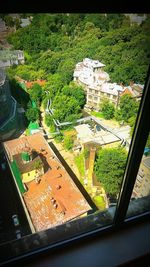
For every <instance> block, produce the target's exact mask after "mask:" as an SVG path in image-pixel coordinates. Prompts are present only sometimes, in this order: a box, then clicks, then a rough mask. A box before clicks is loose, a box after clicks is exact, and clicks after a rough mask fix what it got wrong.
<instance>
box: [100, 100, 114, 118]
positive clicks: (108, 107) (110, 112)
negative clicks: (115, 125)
mask: <svg viewBox="0 0 150 267" xmlns="http://www.w3.org/2000/svg"><path fill="white" fill-rule="evenodd" d="M100 109H101V111H102V113H103V115H104V118H105V119H107V120H110V119H112V118H113V117H114V112H115V107H114V104H112V103H110V102H109V100H108V99H103V101H102V102H101V105H100Z"/></svg>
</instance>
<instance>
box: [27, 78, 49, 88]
mask: <svg viewBox="0 0 150 267" xmlns="http://www.w3.org/2000/svg"><path fill="white" fill-rule="evenodd" d="M34 83H38V84H39V85H40V86H43V85H45V83H46V81H45V80H37V81H33V82H25V85H26V87H27V88H28V89H29V88H31V87H32V86H33V84H34Z"/></svg>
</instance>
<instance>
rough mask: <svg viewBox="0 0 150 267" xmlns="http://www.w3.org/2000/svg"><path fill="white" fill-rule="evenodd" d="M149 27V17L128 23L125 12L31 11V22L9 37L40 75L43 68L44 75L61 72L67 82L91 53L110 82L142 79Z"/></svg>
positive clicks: (30, 66) (141, 81)
mask: <svg viewBox="0 0 150 267" xmlns="http://www.w3.org/2000/svg"><path fill="white" fill-rule="evenodd" d="M149 28H150V19H149V16H147V19H146V20H145V21H144V22H143V23H142V24H141V25H132V26H131V25H130V23H129V19H128V18H127V17H126V16H124V15H123V14H86V13H85V14H34V15H33V20H32V23H31V24H30V25H29V26H27V27H25V28H20V29H18V30H17V31H16V32H14V33H13V34H11V35H10V36H9V37H8V40H9V42H10V43H11V44H12V45H13V46H14V48H15V49H22V50H24V51H25V52H26V53H27V54H26V55H28V56H27V57H26V60H27V61H26V63H27V64H28V68H30V71H31V72H33V71H35V73H36V72H37V74H38V75H40V73H38V72H39V71H41V70H42V71H43V75H44V77H43V78H46V76H47V75H49V74H54V73H59V74H60V75H61V76H62V78H63V82H64V83H69V82H70V81H71V79H72V74H73V70H74V67H75V64H76V63H77V62H79V61H82V60H83V58H85V57H90V58H92V59H98V60H100V61H101V62H102V63H104V64H105V65H106V67H105V70H106V71H107V72H108V73H109V75H110V78H111V80H112V82H117V83H120V82H123V83H125V84H128V83H129V81H130V80H133V81H134V82H136V83H144V81H145V77H146V73H147V69H148V65H149V59H150V53H149V46H150V35H149ZM31 58H32V60H31ZM31 62H32V63H31ZM17 68H18V67H17ZM30 71H26V73H29V72H30Z"/></svg>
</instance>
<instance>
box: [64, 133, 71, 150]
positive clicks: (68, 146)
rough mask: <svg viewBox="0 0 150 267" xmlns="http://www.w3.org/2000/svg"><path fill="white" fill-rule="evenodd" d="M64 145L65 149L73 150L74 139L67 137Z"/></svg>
mask: <svg viewBox="0 0 150 267" xmlns="http://www.w3.org/2000/svg"><path fill="white" fill-rule="evenodd" d="M63 144H64V147H65V149H67V150H71V149H72V148H73V138H72V137H71V136H69V135H68V136H65V138H64V143H63Z"/></svg>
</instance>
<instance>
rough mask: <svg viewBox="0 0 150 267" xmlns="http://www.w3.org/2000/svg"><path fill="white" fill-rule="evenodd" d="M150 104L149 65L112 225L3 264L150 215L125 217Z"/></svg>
mask: <svg viewBox="0 0 150 267" xmlns="http://www.w3.org/2000/svg"><path fill="white" fill-rule="evenodd" d="M149 107H150V67H149V69H148V75H147V79H146V82H145V86H144V90H143V95H142V99H141V102H140V107H139V111H138V114H137V119H136V123H135V127H134V132H133V135H132V141H131V145H130V149H129V153H128V158H127V165H126V169H125V172H124V178H123V182H122V187H121V190H120V194H119V198H118V202H117V206H116V210H115V216H114V218H113V222H112V224H110V225H106V226H103V227H98V228H96V229H94V230H91V231H90V230H89V231H85V232H83V233H79V234H78V233H76V235H74V236H70V237H67V238H66V239H65V240H59V241H58V242H57V241H56V242H54V243H47V245H43V246H42V245H41V246H40V247H37V248H36V246H35V248H34V249H33V250H32V249H31V250H30V251H28V252H27V253H24V254H21V255H20V256H16V257H13V255H12V257H10V258H9V259H8V260H5V261H4V262H0V265H2V264H3V265H5V264H8V263H9V262H15V263H17V262H18V261H19V260H20V259H23V258H28V257H32V256H35V255H37V254H43V253H45V252H46V251H51V250H52V249H54V248H60V247H62V246H65V245H67V244H71V243H74V242H76V241H81V240H82V239H84V238H87V237H90V238H92V237H93V236H95V235H105V233H107V232H114V231H116V230H117V229H119V228H121V227H123V226H124V225H127V224H129V223H130V222H133V221H135V220H136V221H137V220H143V218H145V217H148V218H149V215H150V211H148V212H144V213H142V214H141V215H138V216H133V217H131V218H128V219H126V213H127V209H128V206H129V202H130V199H131V195H132V190H133V187H134V184H135V180H136V177H137V173H138V169H139V165H140V162H141V158H142V155H143V151H144V148H145V144H146V141H147V137H148V135H149V130H150V129H149V128H150V117H149ZM81 220H82V219H81ZM58 228H59V229H61V226H60V227H59V226H58ZM53 231H55V230H53ZM34 235H36V236H38V234H33V235H31V236H34ZM39 236H40V234H39ZM29 237H30V236H29ZM29 237H28V236H25V237H24V238H25V239H26V240H27V239H28V238H29ZM24 238H23V239H24ZM42 238H44V237H42ZM14 242H15V243H16V244H18V245H19V244H22V243H21V242H22V239H21V240H15V241H14ZM12 244H13V242H10V243H8V249H9V248H11V245H12ZM41 244H42V243H41ZM6 246H7V244H4V247H3V244H2V245H1V248H2V249H5V248H6ZM1 248H0V252H1Z"/></svg>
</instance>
